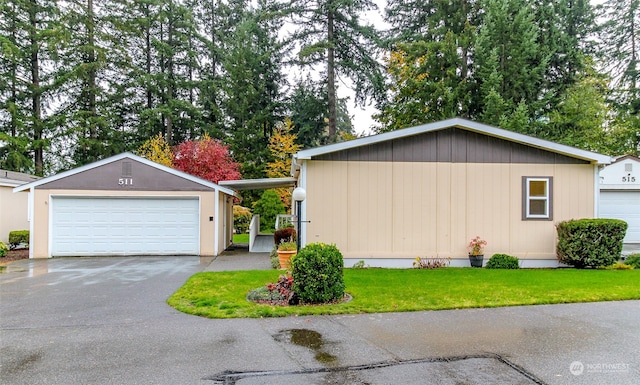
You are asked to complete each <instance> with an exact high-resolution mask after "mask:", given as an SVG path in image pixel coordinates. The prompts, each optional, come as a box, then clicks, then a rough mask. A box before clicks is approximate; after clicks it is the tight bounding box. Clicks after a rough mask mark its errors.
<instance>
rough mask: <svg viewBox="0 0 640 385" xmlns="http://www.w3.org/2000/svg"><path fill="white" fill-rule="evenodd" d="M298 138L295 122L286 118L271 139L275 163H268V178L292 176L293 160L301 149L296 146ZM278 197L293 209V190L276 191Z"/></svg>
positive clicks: (270, 147)
mask: <svg viewBox="0 0 640 385" xmlns="http://www.w3.org/2000/svg"><path fill="white" fill-rule="evenodd" d="M297 138H298V136H297V135H296V134H294V133H293V121H291V119H290V118H285V120H284V122H281V123H279V124H278V125H277V126H276V128H275V129H274V132H273V134H272V135H271V138H269V152H270V153H271V156H272V157H273V161H271V162H269V163H267V170H266V171H267V176H268V177H269V178H283V177H287V176H289V175H290V172H291V158H292V157H293V155H294V154H295V153H296V152H298V151H299V150H300V148H301V146H300V145H299V144H296V139H297ZM276 192H277V193H278V196H279V197H280V200H281V201H282V203H284V205H285V207H287V208H288V209H291V190H290V189H286V188H279V189H276Z"/></svg>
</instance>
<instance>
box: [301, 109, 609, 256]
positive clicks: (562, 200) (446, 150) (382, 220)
mask: <svg viewBox="0 0 640 385" xmlns="http://www.w3.org/2000/svg"><path fill="white" fill-rule="evenodd" d="M610 162H611V158H610V157H608V156H604V155H600V154H596V153H592V152H588V151H584V150H579V149H576V148H572V147H568V146H564V145H560V144H557V143H552V142H549V141H545V140H540V139H536V138H533V137H529V136H526V135H522V134H518V133H514V132H511V131H506V130H502V129H499V128H496V127H492V126H488V125H484V124H480V123H476V122H472V121H468V120H464V119H460V118H455V119H449V120H445V121H441V122H435V123H430V124H425V125H422V126H417V127H412V128H407V129H403V130H398V131H394V132H389V133H385V134H380V135H374V136H370V137H365V138H360V139H356V140H352V141H348V142H342V143H337V144H332V145H328V146H324V147H318V148H313V149H309V150H303V151H300V152H298V153H297V154H296V155H295V156H294V164H293V167H292V174H293V175H294V176H296V177H297V178H298V185H299V186H300V187H302V188H304V189H305V190H306V200H305V201H304V202H303V204H302V219H304V220H305V221H306V222H303V225H302V231H301V239H302V242H303V243H304V244H306V243H311V242H325V243H333V244H336V245H337V246H338V248H339V249H340V250H341V251H342V253H343V255H344V257H345V265H346V266H351V265H353V263H355V262H357V261H359V260H364V261H365V262H366V263H367V264H369V265H371V266H394V267H409V266H411V265H412V262H413V260H414V259H415V258H416V257H452V258H453V261H452V264H451V265H452V266H469V261H468V256H467V249H466V247H467V245H468V243H469V241H470V240H471V238H473V237H475V236H480V237H481V238H482V239H485V240H486V241H487V242H488V245H487V247H486V249H485V253H484V254H485V263H486V261H487V260H488V258H489V257H490V256H491V255H493V254H494V253H506V254H510V255H514V256H517V257H518V258H520V259H521V260H522V266H525V267H534V266H557V262H556V257H555V244H556V229H555V225H556V223H557V222H559V221H562V220H566V219H572V218H588V217H595V216H597V213H598V209H597V208H598V195H599V194H598V191H599V177H598V172H599V168H600V167H601V166H602V165H604V164H608V163H610Z"/></svg>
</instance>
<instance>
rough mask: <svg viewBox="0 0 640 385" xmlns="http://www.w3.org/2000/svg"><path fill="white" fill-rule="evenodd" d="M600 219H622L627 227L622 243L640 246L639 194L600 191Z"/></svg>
mask: <svg viewBox="0 0 640 385" xmlns="http://www.w3.org/2000/svg"><path fill="white" fill-rule="evenodd" d="M600 217H601V218H616V219H622V220H623V221H625V222H627V224H628V225H629V227H628V229H627V235H626V237H625V238H624V243H638V244H640V192H636V191H602V192H601V194H600Z"/></svg>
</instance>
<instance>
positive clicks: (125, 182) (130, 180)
mask: <svg viewBox="0 0 640 385" xmlns="http://www.w3.org/2000/svg"><path fill="white" fill-rule="evenodd" d="M118 184H119V185H120V186H132V185H133V178H120V179H118Z"/></svg>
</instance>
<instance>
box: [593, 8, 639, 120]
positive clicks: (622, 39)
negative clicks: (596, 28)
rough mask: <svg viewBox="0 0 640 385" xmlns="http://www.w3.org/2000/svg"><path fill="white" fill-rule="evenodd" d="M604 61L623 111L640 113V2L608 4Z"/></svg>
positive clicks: (604, 25)
mask: <svg viewBox="0 0 640 385" xmlns="http://www.w3.org/2000/svg"><path fill="white" fill-rule="evenodd" d="M603 10H604V15H603V16H604V20H606V21H605V22H604V24H603V26H602V34H601V41H602V44H603V45H604V46H603V52H604V53H605V57H604V58H603V59H602V60H603V61H604V65H605V66H606V69H607V71H608V73H609V75H610V76H611V78H612V79H613V84H612V87H613V89H614V96H615V97H616V98H617V104H618V107H619V109H620V110H623V111H625V110H627V111H629V113H630V114H631V115H634V116H635V115H639V114H640V89H639V87H640V1H638V0H609V1H607V2H605V3H604V7H603Z"/></svg>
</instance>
